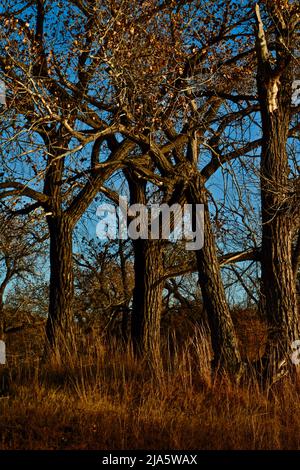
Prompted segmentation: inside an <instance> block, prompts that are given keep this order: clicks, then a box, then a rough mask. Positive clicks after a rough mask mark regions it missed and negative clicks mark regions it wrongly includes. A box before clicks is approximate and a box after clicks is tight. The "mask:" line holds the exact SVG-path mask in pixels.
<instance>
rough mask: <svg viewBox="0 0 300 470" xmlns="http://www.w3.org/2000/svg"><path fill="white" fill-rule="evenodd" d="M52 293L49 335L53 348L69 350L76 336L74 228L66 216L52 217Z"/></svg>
mask: <svg viewBox="0 0 300 470" xmlns="http://www.w3.org/2000/svg"><path fill="white" fill-rule="evenodd" d="M47 222H48V227H49V234H50V292H49V314H48V320H47V325H46V334H47V338H48V342H49V344H50V346H51V347H58V346H59V347H62V348H63V347H64V346H66V347H68V345H69V344H70V343H69V340H70V339H71V337H72V324H73V310H72V307H73V298H74V275H73V255H72V232H73V227H72V225H71V223H70V220H69V219H68V217H67V216H66V215H60V216H48V218H47Z"/></svg>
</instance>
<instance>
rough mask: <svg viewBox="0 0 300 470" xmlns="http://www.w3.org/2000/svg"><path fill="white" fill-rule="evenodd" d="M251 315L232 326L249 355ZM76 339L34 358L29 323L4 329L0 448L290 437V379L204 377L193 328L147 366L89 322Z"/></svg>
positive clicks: (217, 444)
mask: <svg viewBox="0 0 300 470" xmlns="http://www.w3.org/2000/svg"><path fill="white" fill-rule="evenodd" d="M251 316H252V313H251V312H250V313H249V312H248V316H247V312H246V314H245V315H244V317H245V318H244V319H243V318H242V317H241V316H240V318H239V321H238V319H237V318H236V327H237V331H238V332H239V337H240V342H241V344H243V346H244V347H243V351H244V357H245V358H246V355H247V356H248V357H249V358H250V359H252V360H253V359H255V357H257V356H259V355H260V354H261V347H262V345H263V340H264V328H263V326H262V325H261V324H260V328H258V324H259V321H258V320H257V319H255V318H251ZM41 331H42V330H41ZM76 344H77V347H76V348H74V350H73V351H69V353H67V354H66V357H65V358H64V359H63V360H62V359H61V358H58V357H56V358H53V360H52V362H51V363H50V364H49V363H47V364H43V361H42V359H41V356H40V354H39V353H40V351H41V350H42V334H41V333H38V331H37V328H33V329H32V330H30V328H29V329H27V330H24V331H23V332H22V333H16V334H11V335H10V336H9V341H8V350H9V351H10V353H9V354H8V360H9V369H8V374H9V381H10V392H9V396H8V397H2V398H1V399H0V415H1V420H0V449H1V450H4V449H8V450H10V449H55V450H58V449H104V450H106V449H107V450H108V449H109V450H116V449H225V450H226V449H299V447H300V400H299V390H300V380H298V379H297V378H294V379H283V380H282V381H281V382H278V383H277V384H275V385H274V386H272V387H271V388H269V389H267V390H266V389H265V390H262V388H261V387H260V384H259V381H258V380H257V379H254V378H253V379H251V374H250V375H249V377H248V378H247V380H244V381H243V382H241V383H240V384H239V385H236V384H234V383H232V382H230V380H228V379H227V378H226V377H223V378H222V379H220V378H214V377H211V371H210V348H209V344H208V341H207V338H206V336H205V334H204V333H203V332H201V331H199V330H198V331H196V332H195V333H194V335H189V337H187V339H185V340H184V341H183V344H182V345H181V346H180V347H178V348H175V350H174V348H170V344H169V345H168V344H166V345H165V347H164V354H163V357H164V366H163V369H161V370H158V371H156V372H155V373H154V372H153V371H151V370H150V369H149V367H148V366H147V362H146V361H144V362H141V361H138V360H136V359H134V357H133V355H132V353H131V351H130V349H129V348H127V350H126V351H124V349H122V348H121V347H120V346H118V345H117V343H115V342H114V340H112V339H111V340H110V342H109V343H108V342H107V343H106V344H105V341H103V340H100V339H99V334H98V333H97V332H96V331H95V332H94V333H93V332H90V333H89V335H80V336H79V337H78V338H77V342H76ZM171 349H172V353H171V352H170V351H171Z"/></svg>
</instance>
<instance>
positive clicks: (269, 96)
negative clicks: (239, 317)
mask: <svg viewBox="0 0 300 470" xmlns="http://www.w3.org/2000/svg"><path fill="white" fill-rule="evenodd" d="M270 8H271V7H270ZM274 8H275V6H274ZM271 13H272V14H273V15H276V11H273V10H272V11H271ZM282 14H283V15H284V16H285V20H286V21H285V22H284V25H283V24H282V22H281V21H279V22H278V24H277V26H276V35H277V39H276V66H273V65H272V63H271V61H270V59H269V53H268V45H267V41H266V37H265V34H264V30H263V24H262V20H261V17H260V12H259V8H258V6H257V7H256V15H257V58H258V72H257V88H258V96H259V103H260V112H261V120H262V134H263V139H262V149H261V205H262V258H261V301H260V310H261V312H262V315H263V316H264V317H265V318H266V320H267V323H268V338H267V347H266V353H265V356H264V358H263V366H264V370H265V372H266V371H268V375H269V374H272V375H273V374H275V373H276V371H275V370H274V368H275V369H276V367H277V366H278V364H279V362H280V361H281V360H282V359H283V358H287V359H288V357H287V356H288V355H289V354H290V351H291V343H292V342H293V341H294V340H295V339H298V338H299V324H298V315H297V302H296V283H295V277H294V273H293V262H292V259H293V256H292V243H293V233H294V229H295V226H294V224H295V220H294V218H295V217H299V213H298V215H297V213H296V212H294V210H295V207H296V206H297V204H299V201H294V200H293V199H292V198H291V192H290V187H291V186H290V181H289V163H288V154H287V148H286V146H287V140H288V133H289V125H290V118H291V97H292V83H293V70H292V56H291V55H292V50H293V43H292V41H293V28H294V25H292V23H291V22H292V16H290V17H289V15H288V11H286V12H285V11H283V12H282ZM298 210H299V209H298Z"/></svg>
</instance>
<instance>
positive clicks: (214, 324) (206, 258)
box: [188, 171, 241, 376]
mask: <svg viewBox="0 0 300 470" xmlns="http://www.w3.org/2000/svg"><path fill="white" fill-rule="evenodd" d="M188 202H189V203H190V204H193V205H195V204H204V245H203V248H202V249H201V250H197V251H196V252H195V253H196V259H197V267H198V275H199V284H200V287H201V292H202V298H203V305H204V308H205V310H206V313H207V318H208V323H209V327H210V331H211V341H212V348H213V353H214V359H213V363H212V365H213V368H214V369H220V370H224V371H226V372H229V373H230V374H232V375H235V376H238V375H239V373H240V372H241V357H240V353H239V348H238V341H237V338H236V333H235V330H234V325H233V322H232V318H231V314H230V310H229V307H228V304H227V301H226V296H225V290H224V286H223V281H222V277H221V272H220V266H219V262H218V258H217V252H216V242H215V239H214V235H213V232H212V227H211V222H210V216H209V209H208V200H207V192H206V188H205V186H204V180H203V178H202V177H201V175H200V174H199V173H198V172H197V171H196V172H195V174H194V175H192V177H191V178H190V183H189V189H188Z"/></svg>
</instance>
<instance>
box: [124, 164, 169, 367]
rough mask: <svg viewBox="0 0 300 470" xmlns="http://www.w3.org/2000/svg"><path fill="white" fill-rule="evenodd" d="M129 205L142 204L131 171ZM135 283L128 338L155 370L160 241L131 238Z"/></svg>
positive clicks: (141, 188) (142, 185) (139, 184)
mask: <svg viewBox="0 0 300 470" xmlns="http://www.w3.org/2000/svg"><path fill="white" fill-rule="evenodd" d="M126 176H127V180H128V184H129V190H130V203H131V204H144V205H145V204H146V186H145V183H144V182H143V181H141V180H140V179H138V178H136V177H135V175H134V174H133V173H131V172H127V174H126ZM132 244H133V250H134V273H135V281H134V282H135V284H134V290H133V301H132V314H131V339H132V342H133V347H134V351H135V353H136V354H138V355H140V356H143V357H145V358H147V359H148V361H149V363H150V364H151V365H152V366H153V367H155V368H156V369H157V370H159V369H160V365H161V351H160V322H161V313H162V291H163V281H162V277H163V246H162V241H161V240H151V239H147V240H145V239H142V238H139V239H137V240H132Z"/></svg>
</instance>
